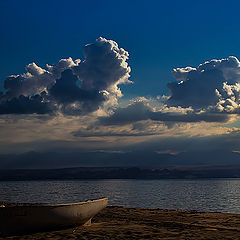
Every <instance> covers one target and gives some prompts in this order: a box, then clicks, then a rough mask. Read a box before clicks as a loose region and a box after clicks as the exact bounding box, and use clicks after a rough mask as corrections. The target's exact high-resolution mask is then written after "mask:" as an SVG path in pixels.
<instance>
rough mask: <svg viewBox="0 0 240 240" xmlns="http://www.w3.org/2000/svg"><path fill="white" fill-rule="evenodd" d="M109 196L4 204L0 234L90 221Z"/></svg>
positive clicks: (55, 227) (34, 230) (54, 227)
mask: <svg viewBox="0 0 240 240" xmlns="http://www.w3.org/2000/svg"><path fill="white" fill-rule="evenodd" d="M107 204H108V199H107V198H102V199H97V200H92V201H91V200H89V201H86V202H79V203H70V204H27V203H26V204H16V205H13V206H11V204H10V205H9V206H8V205H7V204H5V205H4V204H3V205H0V233H1V234H12V233H26V232H37V231H47V230H54V229H60V228H61V229H62V228H67V227H73V226H79V225H83V224H90V223H91V219H92V217H94V216H95V215H96V214H97V213H98V212H99V211H100V210H102V209H103V208H105V207H106V206H107Z"/></svg>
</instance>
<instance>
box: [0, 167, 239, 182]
mask: <svg viewBox="0 0 240 240" xmlns="http://www.w3.org/2000/svg"><path fill="white" fill-rule="evenodd" d="M209 178H213V179H217V178H240V166H238V165H237V166H235V165H233V166H227V165H226V166H224V165H220V166H176V167H164V168H163V167H161V168H159V167H75V168H59V169H0V181H28V180H29V181H30V180H100V179H102V180H103V179H105V180H106V179H142V180H157V179H209Z"/></svg>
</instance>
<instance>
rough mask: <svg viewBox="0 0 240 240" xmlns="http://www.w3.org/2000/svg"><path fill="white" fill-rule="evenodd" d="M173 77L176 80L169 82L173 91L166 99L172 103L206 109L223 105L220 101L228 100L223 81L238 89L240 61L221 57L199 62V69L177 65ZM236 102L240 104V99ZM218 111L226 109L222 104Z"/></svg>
mask: <svg viewBox="0 0 240 240" xmlns="http://www.w3.org/2000/svg"><path fill="white" fill-rule="evenodd" d="M173 76H174V77H175V79H176V80H177V81H176V82H171V83H169V84H168V85H167V86H168V88H169V89H170V92H171V94H170V98H169V99H168V101H167V104H168V105H169V106H181V107H193V108H194V109H200V108H206V107H208V106H215V105H217V104H218V105H219V104H220V105H221V103H219V101H222V100H223V101H224V102H225V100H226V97H227V96H226V91H225V89H226V87H225V89H224V84H225V86H230V87H233V86H234V87H235V88H236V86H237V85H238V83H239V82H240V63H239V61H238V59H237V58H236V57H232V56H231V57H228V58H226V59H221V60H215V59H214V60H211V61H209V62H205V63H203V64H200V65H199V66H198V67H197V68H192V67H186V68H176V69H174V70H173ZM238 91H239V87H238ZM224 95H225V96H224ZM229 98H231V96H230V97H229ZM233 101H234V102H236V103H237V105H238V101H239V99H234V100H233ZM233 101H232V102H233ZM229 104H230V103H229ZM221 106H222V105H221ZM219 107H220V106H219ZM219 110H220V111H223V110H226V109H224V107H223V108H221V109H220V108H219Z"/></svg>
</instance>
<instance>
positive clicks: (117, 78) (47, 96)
mask: <svg viewBox="0 0 240 240" xmlns="http://www.w3.org/2000/svg"><path fill="white" fill-rule="evenodd" d="M83 52H84V56H85V59H84V60H83V61H81V60H80V59H77V60H72V58H68V59H61V60H60V61H59V62H58V63H57V64H55V65H48V64H47V69H43V68H41V67H39V66H37V65H36V64H35V63H31V64H29V65H27V66H26V71H27V72H26V73H25V74H22V75H12V76H10V77H8V78H7V79H6V80H5V82H4V88H5V92H4V93H1V95H0V114H11V113H14V114H21V113H22V114H25V113H37V114H45V113H55V112H56V111H61V112H63V113H65V114H70V115H75V114H76V115H81V114H86V113H89V112H93V111H96V110H98V109H99V108H100V107H101V106H106V105H114V104H116V103H117V100H118V98H119V97H121V96H122V93H121V90H120V89H119V87H118V85H119V84H121V83H127V82H130V81H129V80H128V78H129V77H130V71H131V69H130V67H129V66H128V63H127V59H128V56H129V54H128V52H127V51H125V50H124V49H123V48H119V47H118V44H117V43H116V42H114V41H112V40H107V39H105V38H102V37H100V38H98V39H97V40H96V42H95V43H93V44H87V45H86V46H85V47H84V48H83ZM14 104H15V106H16V107H14ZM16 108H17V109H16Z"/></svg>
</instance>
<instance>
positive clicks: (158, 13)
mask: <svg viewBox="0 0 240 240" xmlns="http://www.w3.org/2000/svg"><path fill="white" fill-rule="evenodd" d="M239 7H240V3H239V2H238V1H187V0H185V1H152V0H148V1H135V0H132V1H126V0H123V1H108V0H104V1H74V0H69V1H63V0H58V1H56V0H53V1H46V0H41V1H32V0H28V1H27V0H22V1H16V0H15V1H13V0H2V1H1V2H0V29H1V38H0V49H1V58H0V66H1V67H0V79H1V82H3V80H4V79H5V77H6V76H8V75H10V74H18V73H23V72H24V71H25V70H24V67H25V66H26V64H28V63H30V62H33V61H34V62H36V63H37V64H38V65H40V66H42V67H43V66H44V65H45V64H46V63H49V64H53V63H56V62H57V61H58V60H59V59H60V58H66V57H69V56H71V57H73V58H81V59H82V49H81V48H82V47H83V46H84V45H85V44H87V43H90V42H94V41H95V39H96V38H98V37H99V36H103V37H105V38H107V39H113V40H114V41H116V42H117V43H118V44H119V46H120V47H123V48H124V49H126V50H127V51H128V52H129V53H130V59H129V64H130V66H131V68H132V73H131V80H132V81H134V82H135V84H134V85H132V86H127V87H122V89H123V93H124V94H125V95H127V96H128V97H131V96H135V95H137V96H143V95H144V96H150V95H151V96H156V95H159V94H162V93H167V92H168V91H167V89H166V88H165V85H166V83H167V82H169V81H172V80H173V78H172V76H171V70H172V68H174V67H184V66H197V65H198V64H200V63H202V62H204V61H206V60H210V59H213V58H217V59H221V58H224V57H228V56H229V55H234V56H237V57H238V56H239V55H240V54H239V53H240V49H239V43H240V31H239Z"/></svg>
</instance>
